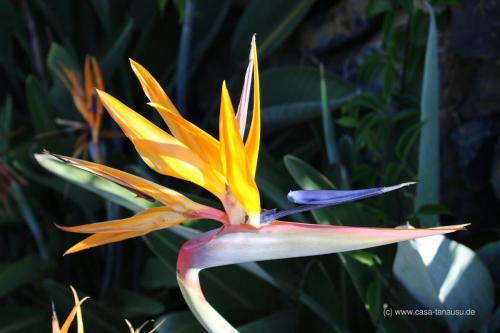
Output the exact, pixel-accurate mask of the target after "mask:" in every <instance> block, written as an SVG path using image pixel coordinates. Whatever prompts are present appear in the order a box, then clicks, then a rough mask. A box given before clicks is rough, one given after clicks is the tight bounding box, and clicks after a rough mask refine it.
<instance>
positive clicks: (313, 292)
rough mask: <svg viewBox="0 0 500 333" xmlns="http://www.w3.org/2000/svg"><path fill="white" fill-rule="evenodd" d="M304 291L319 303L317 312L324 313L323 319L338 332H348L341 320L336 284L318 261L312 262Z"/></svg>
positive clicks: (307, 272)
mask: <svg viewBox="0 0 500 333" xmlns="http://www.w3.org/2000/svg"><path fill="white" fill-rule="evenodd" d="M301 285H302V289H303V291H304V292H305V293H306V294H307V295H309V296H310V297H311V299H312V300H314V301H315V302H316V303H317V311H318V312H319V311H323V316H322V318H323V319H327V320H326V322H327V323H328V324H329V325H330V326H331V327H332V328H333V329H334V330H335V331H336V332H347V330H346V327H345V323H344V322H343V321H342V318H341V313H342V309H341V304H342V303H341V301H340V297H339V295H338V293H337V289H336V287H335V284H334V282H333V280H332V278H331V276H330V274H329V273H328V271H327V269H326V268H325V266H324V265H323V264H322V263H321V262H320V261H316V260H312V261H310V264H309V265H308V267H307V269H306V272H305V276H304V278H303V280H302V283H301Z"/></svg>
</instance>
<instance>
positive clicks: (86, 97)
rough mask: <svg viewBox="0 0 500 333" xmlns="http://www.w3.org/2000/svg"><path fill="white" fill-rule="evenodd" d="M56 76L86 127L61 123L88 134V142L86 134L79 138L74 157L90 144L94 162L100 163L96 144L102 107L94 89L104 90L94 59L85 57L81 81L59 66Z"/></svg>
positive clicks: (66, 68) (72, 71)
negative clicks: (83, 130) (85, 129)
mask: <svg viewBox="0 0 500 333" xmlns="http://www.w3.org/2000/svg"><path fill="white" fill-rule="evenodd" d="M57 75H58V76H59V78H60V79H61V81H62V82H63V83H64V85H65V86H66V88H67V89H68V91H69V92H70V93H71V96H72V98H73V103H74V104H75V107H76V109H77V110H78V112H80V114H81V116H82V117H83V119H84V120H85V123H86V126H82V125H81V124H78V123H77V124H74V123H73V122H63V123H68V124H69V125H70V126H72V127H76V128H87V129H88V131H89V133H90V140H89V138H88V134H87V133H84V134H82V135H81V136H80V137H79V139H78V140H77V144H76V148H75V153H74V155H75V156H78V155H80V154H81V152H83V151H85V150H86V149H87V145H88V143H90V144H91V145H90V147H91V152H92V150H94V151H95V153H94V154H95V155H96V157H95V158H94V159H95V160H96V161H101V156H100V153H99V147H98V142H99V133H100V130H101V123H102V114H103V106H102V103H101V101H100V100H99V98H97V96H96V93H95V89H96V88H97V89H100V90H104V80H103V78H102V74H101V70H100V69H99V65H98V63H97V61H96V59H95V58H94V57H90V56H86V57H85V63H84V69H83V81H82V78H81V76H80V74H79V73H78V72H77V71H76V70H74V69H71V68H68V67H66V66H61V72H57Z"/></svg>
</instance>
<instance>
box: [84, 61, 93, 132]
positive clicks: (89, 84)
mask: <svg viewBox="0 0 500 333" xmlns="http://www.w3.org/2000/svg"><path fill="white" fill-rule="evenodd" d="M83 84H84V85H85V87H84V93H85V97H84V101H85V109H86V110H88V112H89V115H90V116H91V117H90V119H91V120H92V122H91V123H90V124H89V125H90V126H91V128H93V127H94V126H95V114H93V113H92V111H91V110H90V109H91V107H92V95H93V94H94V80H93V79H92V72H91V68H90V57H89V56H86V57H85V63H84V66H83Z"/></svg>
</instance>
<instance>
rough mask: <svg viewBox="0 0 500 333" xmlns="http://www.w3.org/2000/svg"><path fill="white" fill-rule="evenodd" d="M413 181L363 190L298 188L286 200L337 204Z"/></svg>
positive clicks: (406, 184)
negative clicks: (298, 189)
mask: <svg viewBox="0 0 500 333" xmlns="http://www.w3.org/2000/svg"><path fill="white" fill-rule="evenodd" d="M412 184H415V183H403V184H399V185H394V186H389V187H376V188H369V189H363V190H350V191H338V190H309V191H308V190H300V191H290V193H288V196H287V198H288V200H289V201H291V202H293V203H296V204H303V205H337V204H341V203H344V202H349V201H355V200H360V199H364V198H368V197H373V196H376V195H379V194H383V193H386V192H390V191H394V190H397V189H400V188H402V187H405V186H408V185H412Z"/></svg>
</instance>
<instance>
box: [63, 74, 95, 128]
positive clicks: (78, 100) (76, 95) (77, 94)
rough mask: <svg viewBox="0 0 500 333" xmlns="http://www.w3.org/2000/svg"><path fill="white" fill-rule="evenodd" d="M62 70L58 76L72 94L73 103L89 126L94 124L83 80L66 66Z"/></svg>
mask: <svg viewBox="0 0 500 333" xmlns="http://www.w3.org/2000/svg"><path fill="white" fill-rule="evenodd" d="M61 68H62V73H60V72H58V73H57V75H58V76H59V78H60V79H61V81H62V82H63V83H64V85H65V86H66V89H68V90H69V92H70V93H71V97H72V98H73V103H74V104H75V107H76V109H77V110H78V112H80V114H81V115H82V117H83V119H85V121H86V122H87V124H92V117H93V116H92V114H91V113H90V112H89V110H88V109H87V105H86V102H85V92H84V90H83V87H82V83H81V79H80V77H79V75H78V73H77V72H76V71H74V70H72V69H69V68H67V67H65V66H62V67H61Z"/></svg>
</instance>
